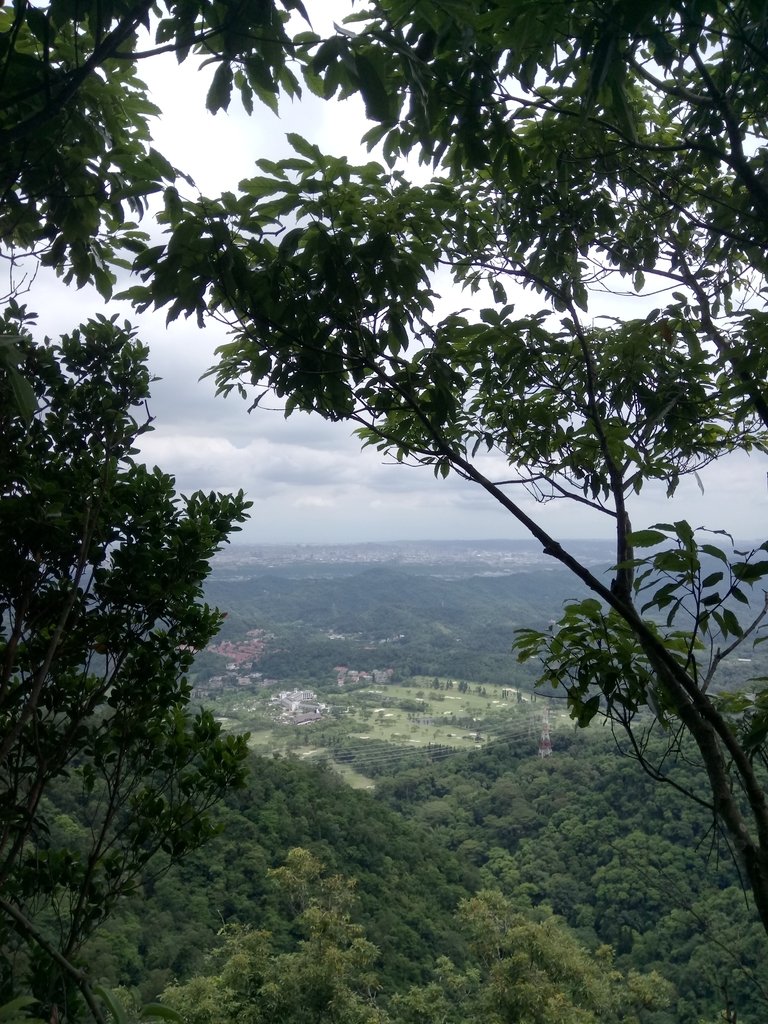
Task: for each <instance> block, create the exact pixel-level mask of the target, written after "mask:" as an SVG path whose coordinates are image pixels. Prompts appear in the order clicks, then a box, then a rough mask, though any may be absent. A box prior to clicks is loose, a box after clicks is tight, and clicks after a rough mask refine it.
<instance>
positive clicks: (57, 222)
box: [0, 0, 306, 296]
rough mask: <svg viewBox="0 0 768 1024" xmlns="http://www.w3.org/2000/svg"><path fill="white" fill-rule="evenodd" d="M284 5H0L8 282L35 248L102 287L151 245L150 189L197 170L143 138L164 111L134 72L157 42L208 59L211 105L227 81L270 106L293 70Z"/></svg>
mask: <svg viewBox="0 0 768 1024" xmlns="http://www.w3.org/2000/svg"><path fill="white" fill-rule="evenodd" d="M291 12H296V13H297V14H299V15H303V16H304V17H306V14H305V13H304V8H303V5H302V3H301V0H279V2H273V0H264V2H259V3H255V4H242V3H236V2H231V0H193V2H191V3H189V2H181V0H167V2H166V0H164V2H161V3H159V4H157V3H154V2H153V0H116V2H110V0H93V2H92V3H88V4H83V5H79V4H69V3H66V2H63V0H52V2H50V3H48V4H36V5H34V6H32V5H31V4H29V3H27V2H26V0H14V3H13V4H8V5H4V6H2V7H1V8H0V88H2V93H3V104H2V110H0V253H1V254H2V257H3V259H4V260H5V261H6V263H7V265H8V269H9V286H8V290H9V292H10V293H11V294H14V293H16V292H18V290H19V289H21V288H24V287H28V286H29V285H30V283H31V280H32V279H33V277H34V264H30V262H29V261H28V260H26V259H25V257H29V256H34V257H35V258H36V259H39V260H40V261H41V262H42V264H43V265H45V266H50V267H54V268H55V269H56V271H57V272H58V273H60V274H61V275H62V276H63V278H64V280H65V282H67V283H69V282H74V283H75V284H76V285H77V286H78V287H81V286H83V285H84V284H86V283H92V284H94V285H95V286H96V287H97V288H98V289H99V291H100V292H101V294H102V295H104V296H109V295H110V294H111V292H112V287H113V284H114V280H115V270H116V268H120V267H126V266H127V265H128V264H127V263H126V257H129V256H130V254H131V253H135V252H137V251H141V250H142V249H143V248H145V247H146V241H147V236H146V235H145V234H144V233H143V232H142V231H141V229H140V228H139V223H138V222H139V221H140V219H141V218H142V216H143V215H144V214H145V213H146V211H147V207H148V202H149V200H150V197H152V196H153V195H156V194H158V193H162V192H163V191H164V190H165V198H166V201H167V202H169V203H172V202H173V197H174V189H175V184H176V182H178V181H180V180H181V179H182V178H183V179H184V180H185V182H186V183H187V184H188V185H191V184H192V182H191V181H190V179H189V178H188V177H185V176H184V175H183V173H182V172H181V171H179V170H177V169H176V168H174V167H173V166H172V165H171V164H170V162H169V161H168V160H167V159H166V158H165V157H164V156H163V155H162V154H161V153H159V152H158V151H157V150H156V149H155V148H154V147H153V146H152V144H151V142H152V140H151V132H150V124H151V120H152V118H153V116H154V115H156V114H157V113H159V111H158V109H157V107H156V106H155V105H154V104H153V103H152V101H151V99H150V97H149V96H148V94H147V88H146V86H145V84H144V83H143V82H142V81H141V79H140V78H139V76H138V67H139V65H140V63H141V62H142V61H145V60H149V59H152V58H153V57H156V56H159V55H160V54H163V53H172V54H175V55H176V58H177V60H178V61H179V62H182V61H185V60H187V59H198V60H199V61H200V62H201V64H202V65H204V66H205V67H207V68H209V69H210V70H211V72H212V74H211V82H210V88H209V90H208V96H207V100H206V105H207V107H208V109H209V110H210V111H212V112H214V113H215V112H216V111H217V110H221V109H223V108H225V107H226V106H227V105H228V104H229V101H230V97H231V95H232V91H233V90H235V91H236V92H237V94H238V95H239V96H240V98H241V100H242V102H243V104H244V105H245V106H246V108H247V109H249V110H251V109H252V108H253V102H254V99H257V100H260V101H262V102H264V103H266V104H267V105H268V106H270V107H271V108H272V109H274V110H276V109H277V98H276V94H277V90H278V88H279V89H280V90H281V91H282V92H283V94H285V95H289V96H290V95H294V94H295V93H296V92H297V90H298V88H299V83H298V81H297V79H296V77H295V75H294V74H293V73H292V71H291V70H290V68H289V67H288V65H287V55H288V53H289V50H290V37H289V35H288V33H287V31H286V21H287V18H288V15H289V14H290V13H291Z"/></svg>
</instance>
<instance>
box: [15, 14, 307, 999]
mask: <svg viewBox="0 0 768 1024" xmlns="http://www.w3.org/2000/svg"><path fill="white" fill-rule="evenodd" d="M290 12H297V13H298V14H299V15H302V14H303V7H302V4H301V2H300V0H284V2H279V3H278V2H276V3H272V2H269V0H267V2H264V3H258V4H239V3H230V2H228V0H222V2H211V0H199V2H192V3H188V2H186V0H184V2H168V3H160V4H156V3H153V2H150V0H117V2H115V3H110V2H108V0H94V2H92V3H88V4H84V5H80V4H70V3H67V2H61V0H52V2H51V3H48V4H35V5H32V4H29V3H27V2H26V0H15V2H14V3H12V4H7V5H5V4H0V87H1V88H2V94H3V103H2V109H0V257H2V259H3V260H4V262H5V265H6V267H7V270H8V278H7V283H6V284H5V285H4V287H3V288H2V289H0V291H2V292H3V293H4V294H3V298H2V302H3V305H4V306H5V310H4V312H3V314H2V317H1V318H0V420H1V421H2V427H3V441H4V444H3V452H2V455H1V456H0V486H1V487H2V491H0V494H1V495H2V502H1V505H0V551H2V557H0V662H1V664H0V716H2V723H3V728H2V730H0V732H1V737H0V778H1V779H2V786H3V792H2V795H0V891H2V900H1V902H0V911H1V912H2V913H1V917H2V921H1V925H0V946H1V952H2V958H1V960H0V964H1V967H2V969H1V970H0V990H2V992H3V993H5V992H6V990H9V991H10V990H12V989H13V987H14V986H15V985H19V984H29V985H31V986H32V988H33V990H34V991H35V994H36V996H37V997H38V999H39V1001H40V1003H41V1004H42V1005H43V1006H44V1007H46V1008H47V1009H48V1010H50V1012H51V1016H55V1015H56V1014H58V1015H59V1016H61V1015H62V1014H65V1015H67V1016H69V1017H72V1016H74V1015H75V1014H76V1011H77V1006H76V1002H77V1000H76V999H75V998H74V991H75V989H77V988H79V989H80V991H81V994H82V995H83V996H84V998H85V999H86V1000H87V1001H88V1003H89V1008H90V1010H91V1012H92V1013H93V1014H94V1015H95V1016H96V1017H100V1016H101V1010H100V1009H99V1006H98V1005H97V1003H96V1002H95V1001H94V998H93V992H92V990H91V989H90V987H89V985H88V984H87V980H88V979H87V977H86V975H85V974H84V973H83V972H82V971H81V970H80V969H79V968H78V967H77V966H76V964H75V962H74V959H73V958H74V957H75V954H76V952H77V949H78V947H79V945H80V943H81V942H82V941H83V939H84V938H85V937H86V936H87V935H88V934H89V933H90V932H91V931H92V930H93V929H94V928H95V927H96V925H97V924H98V923H99V922H100V921H101V920H102V919H103V917H104V916H105V915H106V914H108V913H109V912H110V910H111V908H112V907H113V906H114V904H115V902H116V901H117V900H118V899H119V898H120V897H121V896H122V895H124V894H125V893H126V892H128V891H130V889H131V887H132V885H133V883H134V879H135V878H136V877H137V875H138V873H139V872H141V871H142V870H144V869H145V867H146V865H147V863H148V861H149V860H150V859H151V858H152V857H153V855H155V854H156V853H160V854H161V858H160V863H159V864H158V865H157V866H158V868H161V867H162V865H163V864H165V863H169V862H172V861H173V860H176V859H177V858H178V857H179V856H181V855H182V854H183V853H184V852H185V850H187V849H190V848H192V847H194V846H196V845H198V844H199V843H200V842H201V841H202V840H203V839H204V838H205V837H206V836H207V835H208V834H209V833H210V831H211V829H212V825H211V820H210V818H209V817H208V816H207V815H206V813H205V811H206V808H207V807H208V806H209V805H210V803H211V802H212V801H213V800H214V799H215V798H216V797H217V795H218V794H219V793H220V792H221V791H222V790H223V789H224V788H225V787H228V786H230V785H233V784H237V783H238V782H239V781H240V779H241V777H242V771H243V767H242V761H243V757H244V755H245V740H244V738H240V739H233V738H229V739H226V740H224V739H223V738H222V737H221V736H220V735H219V728H218V726H217V724H216V723H215V722H214V720H213V718H212V716H211V715H210V714H209V713H208V712H201V713H200V714H198V715H192V714H191V713H190V710H189V696H190V694H189V687H188V684H187V682H186V678H185V673H186V671H187V669H188V668H189V666H190V664H191V661H192V657H193V653H194V651H195V650H197V649H199V648H201V647H203V646H205V644H206V643H207V641H208V640H209V639H210V638H211V636H212V635H213V634H214V633H215V631H216V629H217V627H218V624H219V621H220V619H219V616H218V613H217V612H215V611H213V610H211V609H209V608H208V607H207V606H205V605H204V604H201V603H199V599H200V596H201V586H202V581H203V579H204V578H205V576H206V574H207V572H208V563H209V560H210V558H211V556H212V555H213V553H214V551H215V550H217V548H218V547H219V546H220V545H221V543H223V541H224V540H225V539H226V537H227V535H228V533H229V532H231V530H233V529H236V525H235V524H236V523H238V522H240V521H242V519H243V517H244V512H245V509H246V508H247V502H245V501H244V499H243V496H242V494H240V495H236V496H222V495H213V494H211V495H208V496H206V495H203V494H194V495H191V496H190V497H188V498H183V499H179V498H177V497H176V495H175V494H174V489H173V480H172V478H170V477H169V476H167V475H165V474H163V473H161V472H160V471H159V470H154V471H150V470H147V469H144V468H143V467H141V466H138V465H136V464H135V463H134V461H133V459H132V455H133V454H135V452H134V450H133V447H132V446H133V444H134V442H135V439H136V438H137V436H138V435H139V434H141V433H142V432H143V431H144V430H146V429H148V428H149V418H148V417H147V419H146V421H145V422H144V423H140V422H137V420H136V419H135V417H136V415H137V413H136V407H137V406H141V405H142V404H144V403H145V402H146V399H147V397H148V385H149V377H148V373H147V370H146V368H145V366H144V361H145V358H146V350H145V349H144V348H143V347H142V346H140V345H139V344H138V343H137V342H136V341H135V338H134V333H133V330H132V329H131V328H130V326H129V325H127V324H126V325H125V326H119V325H118V324H117V321H116V319H114V318H113V319H104V318H101V317H99V318H97V319H96V320H92V321H88V322H87V323H85V324H83V325H81V326H80V327H79V328H77V329H76V330H74V331H72V332H71V333H70V334H68V335H66V336H65V337H64V338H63V339H62V341H61V344H60V345H58V346H51V345H49V344H41V345H36V344H34V343H33V342H32V339H31V336H30V333H29V325H30V324H31V323H32V322H33V317H32V316H31V315H29V314H27V313H26V311H25V309H24V307H20V306H19V305H18V304H17V301H16V300H17V298H18V296H19V295H20V293H22V292H24V291H26V290H29V289H30V288H31V286H32V283H33V281H34V276H35V273H36V269H37V266H38V264H42V265H43V266H48V267H52V268H54V269H55V270H56V272H57V273H58V274H59V275H60V276H62V277H63V279H64V281H65V282H66V283H70V282H71V283H74V284H76V285H77V286H78V287H80V286H83V285H85V284H87V283H90V284H93V285H94V286H95V287H96V288H97V289H98V290H99V291H100V293H101V294H102V295H103V296H104V297H109V295H110V294H111V291H112V287H113V283H114V280H115V275H116V273H117V272H118V271H119V270H121V269H124V268H126V267H127V266H128V265H129V258H130V257H131V255H132V254H135V253H137V252H141V251H143V249H144V248H145V247H146V244H147V236H146V235H145V234H144V233H143V231H142V229H141V227H140V221H141V218H142V217H143V216H144V215H145V213H146V211H147V209H148V206H149V203H150V201H151V197H152V196H153V195H156V194H158V193H161V192H163V191H164V190H165V199H166V202H167V203H169V204H172V203H173V201H174V189H175V184H176V183H177V182H178V181H180V180H181V179H182V178H183V179H184V181H185V182H186V184H188V185H191V184H192V183H191V181H190V179H189V178H186V177H184V176H183V174H182V173H181V172H180V171H178V170H177V169H176V168H174V167H173V166H172V165H171V164H170V162H169V161H168V160H167V159H166V158H165V157H164V156H163V155H162V154H160V153H158V152H157V151H156V150H155V149H154V148H153V147H152V145H151V135H150V122H151V119H152V117H153V116H154V115H155V114H156V113H158V111H157V108H156V107H155V106H154V105H153V104H152V102H151V100H150V98H149V96H148V94H147V89H146V86H145V85H144V83H143V82H142V81H141V79H140V78H139V77H138V71H137V69H138V67H139V63H140V62H141V61H143V60H146V59H150V58H153V57H155V56H157V55H160V54H163V53H175V55H176V57H177V59H178V60H179V61H184V60H186V59H188V58H189V57H192V58H193V59H194V58H197V59H198V60H200V61H201V62H202V63H203V64H205V65H206V66H208V67H209V68H210V69H211V72H212V75H211V80H210V88H209V90H208V96H207V107H208V109H209V110H210V111H213V112H215V111H217V110H219V109H222V108H223V107H225V106H226V105H227V104H228V102H229V98H230V95H231V93H232V90H233V89H235V90H236V91H237V92H238V94H239V95H240V97H241V100H242V102H243V103H244V104H245V105H246V106H247V107H249V108H250V107H251V106H252V104H253V100H254V98H258V99H260V100H262V101H263V102H265V103H267V105H269V106H271V107H272V108H273V109H275V107H276V102H277V101H276V93H277V89H278V86H279V88H280V89H281V90H282V91H283V92H284V93H285V94H288V95H290V94H292V93H293V92H295V91H296V90H297V89H298V82H297V80H296V78H295V76H294V75H293V73H292V72H291V71H290V69H289V68H288V66H287V56H288V53H289V49H290V46H289V43H290V39H289V36H288V34H287V31H286V21H287V19H288V16H289V14H290ZM73 791H74V792H76V793H77V798H76V805H75V806H74V807H72V808H69V809H71V811H72V813H71V814H62V813H56V811H55V805H54V803H53V802H52V801H51V800H50V799H49V798H50V797H51V796H55V797H56V800H57V801H61V800H62V799H64V800H66V799H71V797H72V792H73ZM24 978H26V981H24V980H23V979H24ZM14 1005H15V1004H14Z"/></svg>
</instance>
